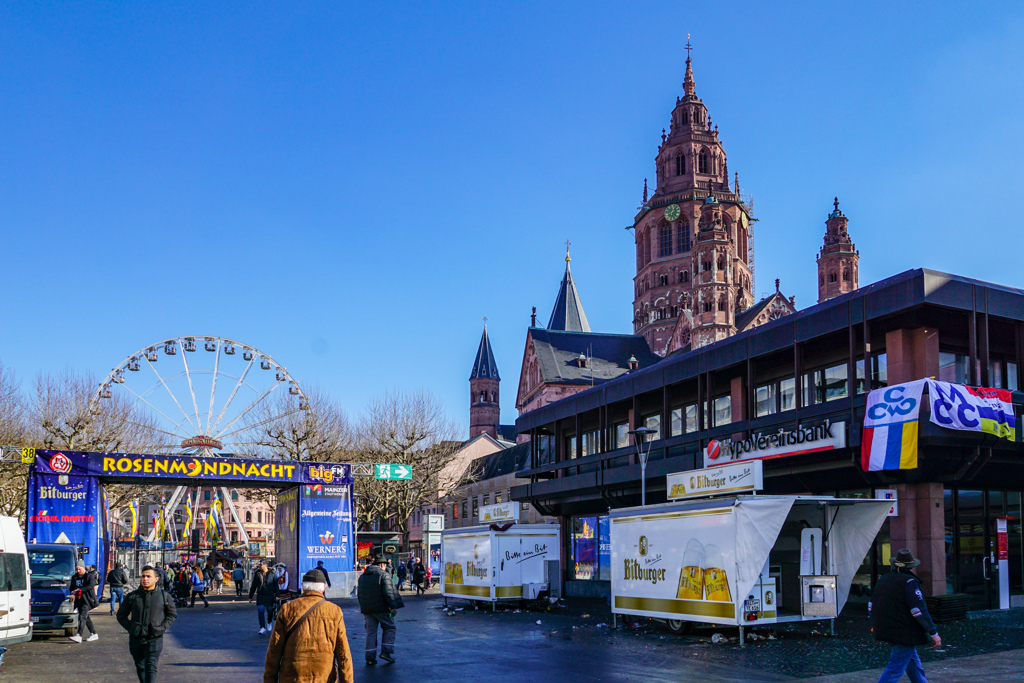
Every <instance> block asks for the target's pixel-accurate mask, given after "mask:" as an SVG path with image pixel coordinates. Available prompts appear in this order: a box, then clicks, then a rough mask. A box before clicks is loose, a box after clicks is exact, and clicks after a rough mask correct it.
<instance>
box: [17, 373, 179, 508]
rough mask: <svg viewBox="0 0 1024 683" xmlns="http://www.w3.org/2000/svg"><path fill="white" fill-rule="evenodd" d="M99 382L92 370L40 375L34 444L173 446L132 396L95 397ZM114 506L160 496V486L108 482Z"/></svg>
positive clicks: (106, 448) (31, 411)
mask: <svg viewBox="0 0 1024 683" xmlns="http://www.w3.org/2000/svg"><path fill="white" fill-rule="evenodd" d="M97 385H98V383H97V382H96V379H95V378H94V377H93V376H92V375H89V374H83V373H77V372H75V371H73V370H70V369H65V370H63V371H61V372H60V373H57V374H55V375H51V374H40V375H38V376H37V377H36V381H35V387H34V392H33V396H32V400H31V401H30V403H29V406H28V415H29V425H30V429H31V432H32V433H31V437H32V441H33V442H34V445H36V446H37V447H39V448H47V449H60V450H72V451H98V452H104V453H118V452H126V453H148V452H162V451H166V450H168V449H169V448H170V447H171V445H172V444H171V442H170V441H169V437H168V436H167V435H166V434H165V433H163V432H162V430H160V429H159V428H158V427H157V426H156V425H157V422H156V421H155V420H154V419H153V418H152V417H151V416H150V415H149V413H148V412H146V411H145V410H144V409H143V408H142V407H140V406H139V405H138V404H136V403H135V402H133V401H132V400H131V399H130V397H127V396H124V395H113V396H111V397H110V398H104V399H102V400H96V401H94V400H93V397H94V395H95V393H96V387H97ZM105 488H106V490H107V500H108V502H109V505H110V507H111V509H118V508H122V507H125V506H127V505H128V503H129V501H131V500H134V499H140V500H141V501H142V502H147V501H152V500H155V499H156V496H157V494H158V492H159V491H160V489H161V487H156V486H141V485H136V484H108V485H106V487H105Z"/></svg>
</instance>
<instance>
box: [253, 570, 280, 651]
mask: <svg viewBox="0 0 1024 683" xmlns="http://www.w3.org/2000/svg"><path fill="white" fill-rule="evenodd" d="M253 596H256V615H257V616H258V617H259V620H260V631H259V632H260V635H263V634H264V633H266V632H267V612H268V610H269V609H270V608H271V607H273V605H274V602H275V601H276V600H277V579H276V578H275V576H274V574H273V572H271V571H269V569H268V567H267V565H265V564H263V563H262V562H261V563H260V565H259V567H258V568H257V569H256V573H255V574H253V577H252V582H251V583H250V585H249V602H252V599H253Z"/></svg>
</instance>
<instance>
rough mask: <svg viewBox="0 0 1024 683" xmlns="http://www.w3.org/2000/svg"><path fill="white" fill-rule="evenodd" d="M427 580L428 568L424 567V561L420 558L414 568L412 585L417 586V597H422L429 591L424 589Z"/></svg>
mask: <svg viewBox="0 0 1024 683" xmlns="http://www.w3.org/2000/svg"><path fill="white" fill-rule="evenodd" d="M426 578H427V568H426V567H424V566H423V561H422V560H420V558H418V557H417V558H416V564H414V565H413V566H412V585H414V586H416V595H422V594H423V593H425V592H426V591H427V589H426V588H424V587H423V581H424V579H426Z"/></svg>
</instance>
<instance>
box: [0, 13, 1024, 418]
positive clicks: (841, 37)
mask: <svg viewBox="0 0 1024 683" xmlns="http://www.w3.org/2000/svg"><path fill="white" fill-rule="evenodd" d="M627 6H628V8H627ZM687 33H691V34H692V41H693V45H694V47H695V50H694V57H693V59H694V62H693V65H694V73H695V75H696V82H697V94H698V96H700V97H701V98H703V100H704V102H705V103H706V104H707V106H708V107H709V110H710V112H711V116H712V118H713V119H714V121H715V123H717V124H718V125H719V128H720V133H721V137H722V139H723V141H724V144H725V149H726V151H727V153H728V155H729V170H730V172H733V171H738V172H739V174H740V183H741V186H742V189H743V191H744V192H745V193H750V194H752V195H753V196H754V211H755V214H756V215H757V217H758V218H759V219H760V222H759V223H757V225H756V233H755V234H756V254H757V259H756V263H757V284H756V290H757V291H756V293H757V294H761V293H763V292H767V291H769V290H770V289H772V288H773V285H772V281H773V280H774V278H776V277H779V278H781V279H782V287H783V290H784V291H785V292H786V293H787V294H795V295H796V300H797V304H798V306H808V305H810V304H812V303H813V302H814V300H815V299H816V286H815V265H814V258H815V254H816V252H817V250H818V248H819V246H820V244H821V237H822V235H823V232H824V220H825V217H826V215H827V214H828V212H829V211H830V210H831V206H832V197H833V196H834V195H838V196H839V198H840V201H841V203H842V208H843V210H844V212H845V213H846V214H847V216H849V218H850V231H851V233H852V235H853V238H854V240H855V242H856V244H857V247H858V248H859V249H860V253H861V283H862V284H865V283H869V282H873V281H875V280H878V279H881V278H883V277H886V276H889V275H892V274H894V273H897V272H900V271H903V270H906V269H909V268H914V267H920V266H926V267H930V268H935V269H940V270H947V271H951V272H954V273H958V274H962V275H967V276H971V277H976V278H981V279H984V280H989V281H992V282H997V283H1001V284H1006V285H1012V286H1015V287H1022V286H1024V278H1022V276H1021V269H1020V257H1021V252H1022V246H1024V238H1022V237H1021V230H1022V229H1021V227H1020V226H1019V225H1018V220H1017V218H1016V216H1017V214H1018V213H1019V203H1020V199H1021V197H1022V194H1024V193H1022V189H1024V164H1022V163H1021V159H1022V158H1024V127H1022V126H1021V123H1020V121H1021V106H1022V102H1024V68H1021V66H1020V48H1021V45H1020V36H1022V35H1024V5H1021V4H1020V3H1017V2H1006V3H980V4H972V3H919V4H915V5H911V4H909V3H892V2H888V3H878V4H873V5H870V6H869V5H867V4H865V3H856V4H853V5H850V6H849V7H845V8H838V7H836V6H833V4H832V3H816V2H815V3H807V4H782V3H759V2H751V3H739V4H736V3H724V2H718V3H707V2H693V3H690V2H686V3H684V2H669V3H594V2H588V3H571V4H570V3H546V2H545V3H531V4H526V3H508V4H506V5H504V6H502V5H501V4H499V5H496V6H493V7H488V8H486V9H481V7H480V3H437V2H420V3H387V6H386V7H384V6H382V5H381V4H380V3H319V4H314V3H255V4H252V3H233V4H225V3H215V6H212V7H205V6H199V5H197V3H181V4H177V3H120V2H116V3H76V4H67V3H53V4H50V3H34V2H33V3H27V2H26V3H17V4H11V3H8V4H5V5H4V6H3V7H2V8H0V60H2V65H0V69H2V71H3V78H2V79H0V102H2V104H0V225H2V230H3V232H2V234H3V236H4V239H3V243H2V248H3V256H4V264H5V268H4V271H5V272H4V277H3V285H2V290H0V291H2V307H3V308H2V310H3V322H4V332H5V334H4V336H3V341H2V342H0V361H2V362H3V363H4V364H5V365H6V366H7V367H9V368H13V369H14V370H15V371H16V372H17V373H18V375H19V376H20V377H21V379H22V381H23V382H24V383H25V384H26V385H27V384H29V383H30V382H31V380H32V377H33V376H34V375H35V374H36V373H37V372H40V371H55V370H59V369H61V368H63V367H66V366H70V367H74V368H76V369H80V370H89V371H94V372H96V373H97V374H98V375H99V376H103V375H105V374H106V372H107V371H108V370H109V369H110V368H111V367H112V366H114V365H116V364H117V363H119V362H120V361H121V360H122V359H123V358H124V357H125V356H126V355H128V354H129V353H131V352H133V351H135V350H136V349H138V348H140V347H142V346H145V345H148V344H150V343H153V342H156V341H158V340H161V339H164V338H167V337H175V336H179V335H186V334H215V335H220V336H224V337H231V338H235V339H238V340H241V341H243V342H246V343H249V344H252V345H255V346H256V347H257V348H259V349H261V350H264V351H267V352H269V353H270V354H272V355H273V356H274V357H275V358H276V359H278V360H279V361H281V362H282V363H284V364H285V365H286V366H287V367H288V369H289V370H290V371H291V373H292V374H293V375H294V376H295V377H296V378H298V379H299V380H300V381H301V382H302V383H303V384H306V385H309V384H314V383H319V384H322V385H324V386H325V387H327V388H328V389H329V390H330V391H331V392H333V393H334V394H335V395H336V396H337V397H338V398H339V399H340V401H341V403H342V404H343V405H344V406H345V407H346V408H347V409H348V410H349V411H350V412H352V413H357V412H358V411H359V410H360V409H361V407H362V406H363V405H364V404H365V403H366V401H367V399H368V398H369V397H370V396H372V395H374V394H377V393H379V392H380V391H382V390H383V389H385V388H392V389H401V388H410V389H414V388H426V389H429V390H431V391H433V392H435V393H437V394H438V395H439V396H440V397H441V399H442V400H443V401H444V403H445V404H446V405H447V406H448V408H449V410H450V411H451V413H452V415H453V416H454V417H455V418H457V419H458V420H459V421H460V422H461V423H462V424H463V425H468V385H467V381H466V380H467V378H468V375H469V371H470V366H471V363H472V360H473V354H474V352H475V351H476V346H477V343H478V341H479V336H480V328H481V320H480V319H481V317H482V316H484V315H487V316H488V317H489V318H490V331H491V338H492V341H493V346H494V350H495V353H496V354H497V357H498V365H499V368H500V370H501V373H502V377H503V379H504V382H503V383H502V384H503V387H502V389H503V391H502V406H503V414H502V418H503V421H505V422H511V421H513V420H514V418H515V415H516V413H515V408H514V402H515V390H516V384H517V381H518V374H519V364H520V361H521V358H522V353H523V345H524V340H525V331H526V327H527V325H528V324H529V313H530V306H532V305H535V306H537V308H538V314H539V317H540V320H541V322H542V323H545V322H547V317H548V314H549V313H550V308H551V305H552V303H553V301H554V297H555V293H556V290H557V287H558V283H559V280H560V278H561V276H562V270H563V266H564V263H563V261H562V257H563V249H564V247H563V246H562V242H564V241H565V240H566V239H567V238H568V239H570V240H572V243H573V248H572V253H573V263H572V265H573V273H574V275H575V277H576V281H577V283H578V285H579V288H580V292H581V295H582V299H583V303H584V306H585V309H586V312H587V315H588V317H589V319H590V323H591V325H592V327H593V329H594V330H595V331H603V332H629V331H631V325H630V320H631V306H630V304H631V300H632V282H631V278H632V276H633V273H634V256H633V240H632V235H631V233H630V232H628V231H626V230H624V229H623V228H624V226H626V225H629V224H630V223H631V222H632V218H633V216H634V215H635V211H636V207H637V206H638V204H639V203H640V200H641V191H642V187H643V179H644V178H645V177H648V178H650V179H651V181H652V185H653V178H654V167H653V157H654V155H655V153H656V151H657V146H658V143H659V141H660V132H661V129H662V128H663V127H665V126H666V125H667V123H668V119H669V113H670V111H671V109H672V107H673V105H674V102H675V98H676V97H677V96H678V95H679V94H681V92H682V87H681V82H682V78H683V71H684V60H685V54H686V53H685V51H684V50H683V45H684V44H685V42H686V35H687Z"/></svg>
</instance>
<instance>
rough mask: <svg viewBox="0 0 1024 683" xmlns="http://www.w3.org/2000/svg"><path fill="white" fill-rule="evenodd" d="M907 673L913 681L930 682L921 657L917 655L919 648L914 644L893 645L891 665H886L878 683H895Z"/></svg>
mask: <svg viewBox="0 0 1024 683" xmlns="http://www.w3.org/2000/svg"><path fill="white" fill-rule="evenodd" d="M904 671H905V672H906V673H907V676H908V677H909V678H910V680H911V682H912V683H928V679H927V678H925V676H924V668H923V667H922V666H921V658H920V657H918V656H917V648H916V647H914V646H913V645H893V646H892V653H891V654H890V655H889V665H888V666H887V667H885V671H883V672H882V676H881V677H880V678H879V679H878V683H895V682H896V681H898V680H900V677H902V676H903V672H904Z"/></svg>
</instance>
